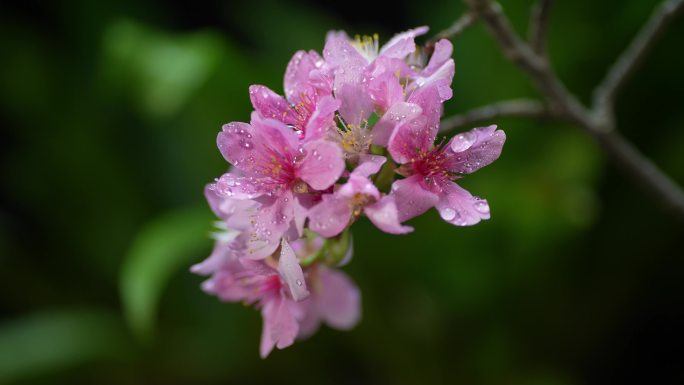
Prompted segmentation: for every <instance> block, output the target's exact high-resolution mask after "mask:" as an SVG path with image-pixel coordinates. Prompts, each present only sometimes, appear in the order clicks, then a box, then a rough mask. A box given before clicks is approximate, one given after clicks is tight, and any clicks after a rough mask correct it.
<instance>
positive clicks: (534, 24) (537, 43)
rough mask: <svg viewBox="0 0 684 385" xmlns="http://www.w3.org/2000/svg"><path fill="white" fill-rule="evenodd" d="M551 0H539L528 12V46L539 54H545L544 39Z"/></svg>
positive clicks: (547, 27) (545, 37)
mask: <svg viewBox="0 0 684 385" xmlns="http://www.w3.org/2000/svg"><path fill="white" fill-rule="evenodd" d="M552 3H553V0H539V1H537V3H536V4H535V5H534V7H533V8H532V12H531V14H530V16H531V17H530V36H529V40H530V46H532V50H533V51H534V52H536V53H537V54H539V55H541V56H546V40H547V34H548V29H549V16H550V14H551V4H552Z"/></svg>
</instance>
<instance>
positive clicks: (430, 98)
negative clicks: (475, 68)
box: [406, 81, 451, 133]
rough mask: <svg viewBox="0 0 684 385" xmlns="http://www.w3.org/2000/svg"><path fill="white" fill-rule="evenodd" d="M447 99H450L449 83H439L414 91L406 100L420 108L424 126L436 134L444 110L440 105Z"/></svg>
mask: <svg viewBox="0 0 684 385" xmlns="http://www.w3.org/2000/svg"><path fill="white" fill-rule="evenodd" d="M445 87H446V88H445ZM449 98H451V87H450V83H447V82H446V81H440V82H435V83H432V84H430V85H429V86H425V87H418V88H417V89H414V90H413V91H411V92H410V95H409V97H408V98H406V100H407V101H408V102H410V103H415V104H417V105H419V106H420V108H421V109H422V111H423V112H422V113H423V116H425V118H426V122H425V125H426V126H428V127H430V128H431V129H434V130H435V133H436V132H437V129H438V128H439V121H440V118H441V116H442V112H443V110H444V108H443V105H442V103H443V102H444V101H445V100H447V99H449Z"/></svg>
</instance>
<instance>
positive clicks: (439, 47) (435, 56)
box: [420, 39, 454, 77]
mask: <svg viewBox="0 0 684 385" xmlns="http://www.w3.org/2000/svg"><path fill="white" fill-rule="evenodd" d="M453 50H454V46H453V45H452V44H451V42H450V41H449V40H447V39H441V40H439V41H438V42H437V43H436V44H435V50H434V52H433V53H432V56H430V61H429V62H428V64H427V66H425V68H424V69H423V71H421V73H420V74H421V76H422V77H428V76H430V75H432V74H433V73H435V72H437V71H438V70H439V69H440V68H441V67H442V66H443V65H444V64H446V63H447V62H448V61H449V60H450V59H451V54H452V53H453ZM452 62H453V60H452ZM452 76H453V74H452Z"/></svg>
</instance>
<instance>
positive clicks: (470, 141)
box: [446, 125, 506, 174]
mask: <svg viewBox="0 0 684 385" xmlns="http://www.w3.org/2000/svg"><path fill="white" fill-rule="evenodd" d="M505 141H506V134H505V133H504V132H503V131H502V130H497V129H496V125H492V126H488V127H479V128H475V129H472V130H470V131H468V132H463V133H461V134H458V135H456V136H454V137H453V138H452V139H451V140H450V141H449V143H448V144H447V146H448V150H447V151H448V152H447V153H448V154H449V160H448V163H447V165H446V167H447V168H448V169H449V171H451V172H456V173H462V174H470V173H472V172H475V171H477V170H479V169H480V168H482V167H484V166H486V165H488V164H490V163H492V162H494V161H495V160H497V159H498V158H499V156H500V155H501V150H502V148H503V145H504V142H505Z"/></svg>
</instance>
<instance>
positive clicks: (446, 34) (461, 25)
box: [425, 12, 477, 50]
mask: <svg viewBox="0 0 684 385" xmlns="http://www.w3.org/2000/svg"><path fill="white" fill-rule="evenodd" d="M475 21H477V18H476V17H475V15H474V14H473V13H472V12H466V13H464V14H463V15H461V17H460V18H459V19H457V20H456V21H455V22H454V23H453V24H452V25H451V26H450V27H449V28H447V29H445V30H442V31H441V32H439V33H438V34H436V35H435V36H433V37H432V38H431V39H430V40H428V41H427V42H426V43H425V47H426V48H427V49H429V50H431V49H433V48H434V46H435V43H437V42H438V41H439V40H441V39H453V38H455V37H456V36H458V35H460V34H461V33H463V31H465V30H466V29H468V27H470V26H471V25H473V24H475Z"/></svg>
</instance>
